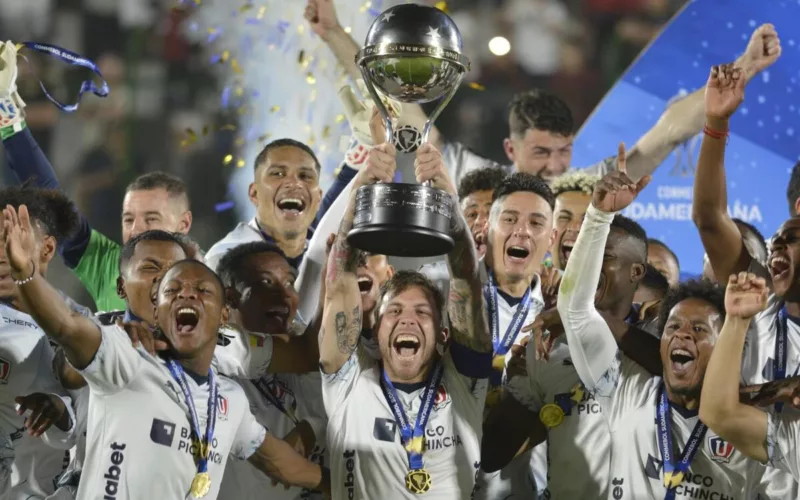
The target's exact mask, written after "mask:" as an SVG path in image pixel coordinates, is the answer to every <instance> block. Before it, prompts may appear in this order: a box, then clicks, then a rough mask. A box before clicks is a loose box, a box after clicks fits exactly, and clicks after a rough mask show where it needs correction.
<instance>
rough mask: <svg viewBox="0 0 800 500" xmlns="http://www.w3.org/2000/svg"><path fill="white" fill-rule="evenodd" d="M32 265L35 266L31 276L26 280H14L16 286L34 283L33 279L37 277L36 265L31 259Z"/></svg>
mask: <svg viewBox="0 0 800 500" xmlns="http://www.w3.org/2000/svg"><path fill="white" fill-rule="evenodd" d="M31 265H32V266H33V271H32V272H31V275H30V276H28V277H27V278H25V279H24V280H14V284H15V285H17V286H22V285H25V284H28V283H30V282H31V281H33V278H34V277H35V276H36V264H35V263H34V262H33V259H31ZM12 279H13V276H12Z"/></svg>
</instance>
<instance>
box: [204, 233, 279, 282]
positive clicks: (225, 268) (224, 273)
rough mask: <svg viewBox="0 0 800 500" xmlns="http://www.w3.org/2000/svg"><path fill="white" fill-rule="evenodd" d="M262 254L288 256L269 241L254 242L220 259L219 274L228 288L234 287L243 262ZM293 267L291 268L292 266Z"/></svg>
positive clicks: (232, 249) (245, 244)
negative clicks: (252, 256) (237, 272)
mask: <svg viewBox="0 0 800 500" xmlns="http://www.w3.org/2000/svg"><path fill="white" fill-rule="evenodd" d="M261 253H275V254H278V255H280V256H281V257H283V258H284V259H286V254H285V253H283V250H281V248H280V247H279V246H278V245H276V244H275V243H272V242H269V241H252V242H250V243H244V244H242V245H238V246H235V247H233V248H231V249H230V250H229V251H228V252H227V253H225V255H223V256H222V259H220V261H219V264H218V265H217V274H219V277H220V279H221V280H222V282H223V283H224V284H225V286H226V287H232V286H234V283H235V281H236V271H237V270H238V269H239V266H240V265H241V263H242V261H243V260H244V259H246V258H247V257H249V256H251V255H256V254H261ZM290 267H291V266H290Z"/></svg>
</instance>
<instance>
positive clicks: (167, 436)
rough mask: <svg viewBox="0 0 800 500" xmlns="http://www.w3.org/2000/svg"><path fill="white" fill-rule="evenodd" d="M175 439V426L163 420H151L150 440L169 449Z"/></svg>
mask: <svg viewBox="0 0 800 500" xmlns="http://www.w3.org/2000/svg"><path fill="white" fill-rule="evenodd" d="M174 439H175V424H173V423H172V422H167V421H165V420H159V419H157V418H154V419H153V425H151V426H150V440H151V441H152V442H154V443H156V444H160V445H162V446H167V447H171V446H172V441H173V440H174Z"/></svg>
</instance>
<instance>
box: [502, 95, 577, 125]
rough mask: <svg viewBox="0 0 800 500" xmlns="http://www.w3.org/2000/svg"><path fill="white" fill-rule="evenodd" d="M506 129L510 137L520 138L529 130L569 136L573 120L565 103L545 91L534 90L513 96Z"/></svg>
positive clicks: (573, 123)
mask: <svg viewBox="0 0 800 500" xmlns="http://www.w3.org/2000/svg"><path fill="white" fill-rule="evenodd" d="M508 128H509V129H510V130H511V135H514V136H517V137H522V136H524V135H525V133H526V132H527V131H528V130H530V129H536V130H544V131H546V132H551V133H553V134H558V135H562V136H564V137H567V136H570V135H572V134H573V133H574V132H575V120H574V119H573V118H572V111H570V109H569V106H567V103H565V102H564V101H562V100H561V99H560V98H559V97H558V96H556V95H555V94H552V93H550V92H548V91H546V90H542V89H534V90H530V91H528V92H522V93H519V94H517V95H515V96H514V98H513V99H512V100H511V104H510V105H509V113H508Z"/></svg>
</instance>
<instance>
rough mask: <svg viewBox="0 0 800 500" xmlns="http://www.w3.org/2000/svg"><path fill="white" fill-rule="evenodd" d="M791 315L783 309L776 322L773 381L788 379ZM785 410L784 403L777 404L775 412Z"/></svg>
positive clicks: (784, 307)
mask: <svg viewBox="0 0 800 500" xmlns="http://www.w3.org/2000/svg"><path fill="white" fill-rule="evenodd" d="M788 319H789V315H788V314H787V312H786V306H783V307H781V310H780V311H779V312H778V317H777V318H776V321H775V323H776V324H775V362H774V363H773V365H772V380H783V379H785V378H786V363H787V361H788V352H787V351H788V349H787V348H786V344H787V342H788V339H789V326H788V323H787V321H788ZM782 410H783V403H781V402H778V403H775V411H776V412H778V413H780V412H781V411H782Z"/></svg>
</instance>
